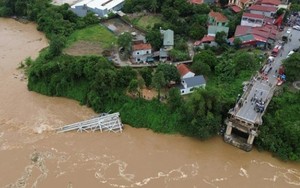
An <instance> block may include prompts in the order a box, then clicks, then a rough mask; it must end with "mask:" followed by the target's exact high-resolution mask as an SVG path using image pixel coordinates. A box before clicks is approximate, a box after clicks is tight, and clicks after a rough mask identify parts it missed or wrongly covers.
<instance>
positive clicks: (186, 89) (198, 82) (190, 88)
mask: <svg viewBox="0 0 300 188" xmlns="http://www.w3.org/2000/svg"><path fill="white" fill-rule="evenodd" d="M205 86H206V81H205V79H204V77H203V76H202V75H199V76H194V77H190V78H184V79H182V80H181V86H180V88H179V89H180V93H181V95H186V94H189V93H192V92H194V90H195V89H196V88H205Z"/></svg>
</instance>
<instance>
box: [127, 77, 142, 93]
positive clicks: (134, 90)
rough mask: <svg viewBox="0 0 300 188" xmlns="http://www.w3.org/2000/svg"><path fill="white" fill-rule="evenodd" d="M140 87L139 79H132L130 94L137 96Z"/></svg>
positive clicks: (129, 87)
mask: <svg viewBox="0 0 300 188" xmlns="http://www.w3.org/2000/svg"><path fill="white" fill-rule="evenodd" d="M138 87H139V85H138V81H137V79H132V80H131V81H130V83H129V86H128V92H129V93H131V94H133V95H135V94H136V93H137V92H138V91H139V90H138Z"/></svg>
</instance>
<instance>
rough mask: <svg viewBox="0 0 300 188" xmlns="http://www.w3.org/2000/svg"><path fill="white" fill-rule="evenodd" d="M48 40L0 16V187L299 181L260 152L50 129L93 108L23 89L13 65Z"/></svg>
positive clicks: (294, 166) (132, 133)
mask: <svg viewBox="0 0 300 188" xmlns="http://www.w3.org/2000/svg"><path fill="white" fill-rule="evenodd" d="M47 45H48V42H47V39H46V38H45V36H44V35H43V34H42V33H40V32H38V31H37V30H36V25H34V24H31V23H29V24H22V23H19V22H17V21H15V20H12V19H3V18H0V174H1V175H0V187H5V188H25V187H26V188H27V187H32V188H36V187H41V188H53V187H65V188H71V187H72V188H83V187H88V188H96V187H101V188H102V187H105V188H106V187H121V188H123V187H124V188H125V187H147V188H148V187H149V188H160V187H165V188H167V187H168V188H177V187H178V188H183V187H184V188H189V187H191V188H197V187H198V188H200V187H201V188H203V187H220V188H221V187H225V188H231V187H284V188H285V187H298V186H299V185H300V164H299V163H292V162H282V161H280V160H278V159H276V158H274V157H272V155H271V154H270V153H267V152H258V151H256V149H253V150H252V151H251V152H248V153H247V152H244V151H242V150H239V149H237V148H235V147H233V146H231V145H228V144H226V143H224V142H223V141H222V138H221V137H215V138H213V139H210V140H208V141H204V142H203V141H199V140H197V139H193V138H188V137H183V136H180V135H163V134H157V133H153V132H152V131H151V130H146V129H135V128H132V127H130V126H128V125H125V129H124V131H123V133H110V132H104V133H100V132H94V133H77V132H71V133H61V134H57V133H55V132H54V131H53V130H54V129H55V128H58V127H60V126H63V125H65V124H69V123H73V122H77V121H80V120H84V119H88V118H90V117H92V116H95V115H96V114H95V113H94V112H93V111H92V110H91V109H89V108H87V107H85V106H80V105H79V104H78V102H76V101H72V100H69V99H64V98H57V97H47V96H43V95H40V94H37V93H34V92H30V91H28V90H27V86H26V84H27V80H26V76H25V75H24V74H23V72H22V70H19V69H17V68H18V67H19V64H20V62H21V61H22V60H24V59H25V58H27V57H32V58H35V57H36V56H37V55H38V53H39V51H40V50H41V49H42V48H44V47H46V46H47Z"/></svg>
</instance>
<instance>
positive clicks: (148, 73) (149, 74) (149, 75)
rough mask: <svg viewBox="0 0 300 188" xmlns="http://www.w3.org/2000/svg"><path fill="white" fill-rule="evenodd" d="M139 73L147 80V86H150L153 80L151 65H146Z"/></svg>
mask: <svg viewBox="0 0 300 188" xmlns="http://www.w3.org/2000/svg"><path fill="white" fill-rule="evenodd" d="M139 73H140V75H141V76H142V78H143V80H144V81H145V85H146V87H149V86H150V85H151V82H152V69H151V68H149V67H144V68H142V69H140V70H139Z"/></svg>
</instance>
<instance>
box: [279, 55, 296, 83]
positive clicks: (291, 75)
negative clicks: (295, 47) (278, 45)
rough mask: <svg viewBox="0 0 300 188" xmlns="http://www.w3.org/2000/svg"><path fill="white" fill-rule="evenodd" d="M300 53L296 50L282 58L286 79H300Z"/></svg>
mask: <svg viewBox="0 0 300 188" xmlns="http://www.w3.org/2000/svg"><path fill="white" fill-rule="evenodd" d="M299 62H300V53H298V52H296V53H294V54H292V55H291V56H290V57H289V58H287V59H286V60H284V62H283V65H284V67H285V74H286V76H287V80H290V81H296V80H299V79H300V63H299Z"/></svg>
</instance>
